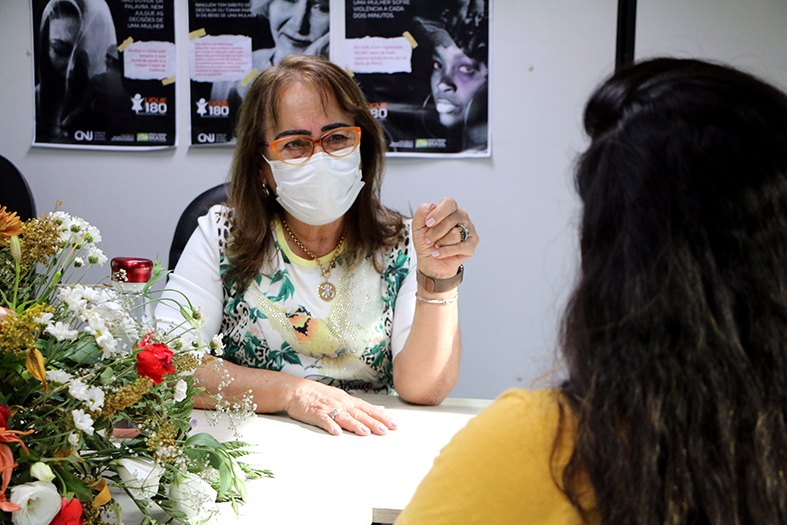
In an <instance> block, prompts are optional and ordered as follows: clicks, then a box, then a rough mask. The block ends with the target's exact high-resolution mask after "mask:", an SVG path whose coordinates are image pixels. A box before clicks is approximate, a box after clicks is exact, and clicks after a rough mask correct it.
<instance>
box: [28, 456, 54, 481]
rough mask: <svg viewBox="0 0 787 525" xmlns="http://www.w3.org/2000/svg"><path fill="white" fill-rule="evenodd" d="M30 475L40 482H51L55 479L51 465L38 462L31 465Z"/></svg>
mask: <svg viewBox="0 0 787 525" xmlns="http://www.w3.org/2000/svg"><path fill="white" fill-rule="evenodd" d="M30 475H31V476H33V477H34V478H36V479H37V480H40V481H47V482H49V481H52V480H53V479H55V474H54V473H53V472H52V469H51V468H49V465H47V464H46V463H42V462H40V461H36V462H35V463H33V464H32V465H30Z"/></svg>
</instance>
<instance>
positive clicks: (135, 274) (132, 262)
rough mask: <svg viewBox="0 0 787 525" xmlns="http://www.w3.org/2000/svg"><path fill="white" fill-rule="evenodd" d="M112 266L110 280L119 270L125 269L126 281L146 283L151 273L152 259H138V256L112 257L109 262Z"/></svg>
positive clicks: (113, 278)
mask: <svg viewBox="0 0 787 525" xmlns="http://www.w3.org/2000/svg"><path fill="white" fill-rule="evenodd" d="M110 264H111V266H112V280H113V281H114V280H117V279H115V276H116V275H117V273H118V272H119V271H120V270H125V271H126V280H125V281H123V282H127V283H146V282H148V281H149V280H150V276H151V275H152V273H153V261H151V260H150V259H140V258H138V257H114V258H113V259H112V262H111V263H110Z"/></svg>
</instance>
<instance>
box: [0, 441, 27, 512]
mask: <svg viewBox="0 0 787 525" xmlns="http://www.w3.org/2000/svg"><path fill="white" fill-rule="evenodd" d="M15 466H17V465H16V463H14V455H13V454H11V449H10V448H8V445H4V444H3V443H0V472H2V483H0V510H3V511H5V512H14V511H16V510H22V507H20V506H19V505H17V504H16V503H11V502H10V501H8V500H7V499H6V498H5V490H6V489H7V488H8V484H9V483H11V472H12V471H13V470H14V467H15Z"/></svg>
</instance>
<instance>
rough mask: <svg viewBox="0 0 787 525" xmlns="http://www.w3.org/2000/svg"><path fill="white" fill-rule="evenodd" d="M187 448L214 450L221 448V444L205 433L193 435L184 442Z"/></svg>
mask: <svg viewBox="0 0 787 525" xmlns="http://www.w3.org/2000/svg"><path fill="white" fill-rule="evenodd" d="M186 446H187V447H209V448H214V449H220V448H222V446H221V443H220V442H219V440H217V439H216V438H215V437H213V436H211V435H210V434H207V433H205V432H200V433H199V434H193V435H191V436H189V438H188V439H187V440H186Z"/></svg>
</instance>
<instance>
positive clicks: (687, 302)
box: [561, 59, 787, 525]
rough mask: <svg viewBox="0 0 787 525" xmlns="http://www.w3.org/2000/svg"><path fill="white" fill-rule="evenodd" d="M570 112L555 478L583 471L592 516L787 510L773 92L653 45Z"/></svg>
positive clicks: (576, 478)
mask: <svg viewBox="0 0 787 525" xmlns="http://www.w3.org/2000/svg"><path fill="white" fill-rule="evenodd" d="M585 129H586V131H587V133H588V134H589V135H590V138H591V144H590V146H589V148H588V150H587V151H586V152H585V153H584V154H583V156H582V157H581V159H580V161H579V163H578V167H577V170H576V187H577V190H578V192H579V195H580V197H581V199H582V202H583V214H582V222H581V242H580V244H581V254H582V265H581V274H580V278H579V282H578V285H577V287H576V289H575V291H574V293H573V297H572V299H571V301H570V304H569V306H568V309H567V311H566V314H565V318H564V324H563V334H562V336H563V337H562V347H563V351H564V354H565V359H566V362H567V365H568V379H567V380H566V381H565V383H564V384H563V385H562V388H561V390H562V392H563V393H564V395H565V396H566V399H567V400H568V402H569V407H570V408H569V410H570V411H571V412H572V413H573V416H574V417H575V418H576V420H577V424H578V431H577V436H576V441H575V449H574V452H573V456H572V458H571V461H570V463H569V465H568V467H567V468H566V469H565V470H564V473H563V484H564V487H565V488H566V492H567V494H568V495H569V497H570V498H571V499H572V501H573V502H574V504H575V505H576V506H579V503H578V502H579V497H578V496H579V492H580V491H581V488H582V487H581V480H582V479H583V477H584V476H585V474H587V476H589V479H590V480H591V482H592V485H593V489H594V492H595V495H596V500H597V504H598V508H597V510H598V511H599V512H600V514H601V516H602V522H603V523H605V524H606V525H610V524H611V525H614V524H624V523H625V524H632V523H637V524H653V525H656V524H659V525H661V524H713V525H722V524H765V523H768V524H771V523H787V478H786V477H785V475H786V474H785V471H787V422H786V419H787V97H785V95H784V94H783V93H782V92H780V91H778V90H777V89H775V88H773V87H771V86H770V85H768V84H766V83H764V82H762V81H760V80H758V79H756V78H754V77H752V76H750V75H748V74H745V73H742V72H740V71H737V70H733V69H730V68H727V67H724V66H721V65H715V64H710V63H706V62H701V61H697V60H678V59H655V60H651V61H647V62H643V63H640V64H637V65H634V66H632V67H630V68H628V69H626V70H623V71H621V72H619V73H618V74H616V75H614V76H613V77H612V78H611V79H610V80H608V81H607V82H605V83H604V84H602V85H601V86H600V87H599V88H598V89H597V91H596V92H595V93H594V95H593V96H592V97H591V99H590V101H589V103H588V105H587V107H586V110H585ZM585 479H586V478H585ZM585 510H587V509H585Z"/></svg>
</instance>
